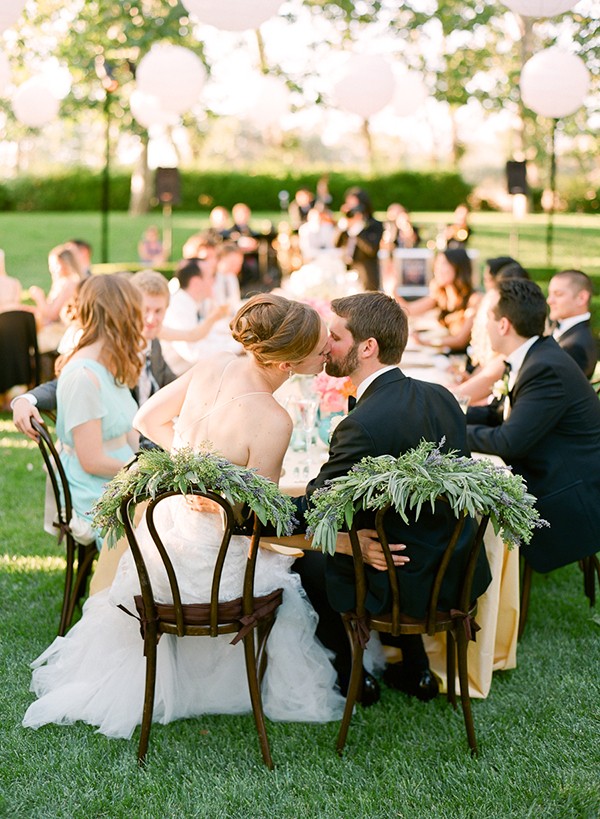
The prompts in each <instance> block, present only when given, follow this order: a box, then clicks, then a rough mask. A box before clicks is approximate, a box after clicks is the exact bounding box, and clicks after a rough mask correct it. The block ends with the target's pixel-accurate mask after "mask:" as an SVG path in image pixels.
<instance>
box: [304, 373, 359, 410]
mask: <svg viewBox="0 0 600 819" xmlns="http://www.w3.org/2000/svg"><path fill="white" fill-rule="evenodd" d="M314 388H315V390H316V392H317V393H318V394H319V396H320V398H319V410H320V412H321V417H323V416H326V415H332V414H333V413H336V412H346V410H347V408H348V397H349V396H350V395H355V394H356V389H355V387H354V384H353V383H352V381H351V380H350V379H349V378H348V377H347V376H346V377H345V378H334V377H333V376H332V375H327V373H326V372H325V371H324V370H323V372H321V373H319V375H318V376H317V377H316V378H315V381H314Z"/></svg>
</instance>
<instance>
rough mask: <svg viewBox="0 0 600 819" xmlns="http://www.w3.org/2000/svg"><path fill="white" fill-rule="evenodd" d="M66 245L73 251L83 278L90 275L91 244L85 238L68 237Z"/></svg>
mask: <svg viewBox="0 0 600 819" xmlns="http://www.w3.org/2000/svg"><path fill="white" fill-rule="evenodd" d="M65 245H66V247H68V248H70V249H71V250H74V251H75V255H76V256H77V258H78V259H79V267H80V268H81V271H82V275H83V278H86V277H87V276H91V275H92V246H91V244H90V243H89V242H87V241H86V240H85V239H68V240H67V241H66V242H65Z"/></svg>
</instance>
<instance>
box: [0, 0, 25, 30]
mask: <svg viewBox="0 0 600 819" xmlns="http://www.w3.org/2000/svg"><path fill="white" fill-rule="evenodd" d="M25 2H26V0H2V3H0V32H2V31H6V29H7V28H10V27H11V26H14V24H15V23H16V22H17V20H18V19H19V17H20V16H21V12H22V11H23V9H24V8H25Z"/></svg>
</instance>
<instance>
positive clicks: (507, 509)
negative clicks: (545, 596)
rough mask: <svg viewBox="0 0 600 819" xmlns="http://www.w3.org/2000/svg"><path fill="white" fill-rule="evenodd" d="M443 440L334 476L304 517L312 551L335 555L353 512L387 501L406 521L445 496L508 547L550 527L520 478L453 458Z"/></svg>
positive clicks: (470, 460)
mask: <svg viewBox="0 0 600 819" xmlns="http://www.w3.org/2000/svg"><path fill="white" fill-rule="evenodd" d="M443 445H444V439H442V441H441V442H440V443H439V444H438V445H436V444H434V443H431V442H427V441H421V443H420V444H419V446H417V447H415V448H414V449H410V450H408V452H406V453H404V455H401V456H400V457H399V458H394V457H392V456H391V455H380V456H379V457H367V458H363V459H362V460H361V461H359V462H358V463H357V464H355V465H354V467H353V468H352V469H351V470H350V472H349V473H348V474H347V475H343V476H340V477H338V478H334V479H333V480H331V481H329V482H328V484H327V485H326V486H324V487H322V488H321V489H318V490H317V491H316V492H315V493H314V494H313V496H312V498H311V508H310V511H309V513H308V515H307V516H306V520H307V523H308V534H312V535H313V548H315V549H318V548H320V549H322V550H323V551H324V552H326V553H329V554H333V553H334V551H335V542H336V537H337V533H338V531H339V530H340V529H341V528H342V527H343V526H344V524H345V525H346V526H347V527H348V528H350V526H351V525H352V520H353V518H354V514H355V512H356V511H358V510H360V509H372V510H374V511H375V510H377V509H380V508H382V507H383V506H385V505H386V504H388V503H391V504H392V506H393V507H394V508H395V509H396V511H397V512H398V514H399V515H400V516H401V517H402V519H403V520H404V521H405V522H406V523H408V517H407V513H408V512H409V511H411V512H412V513H413V515H414V518H415V519H417V518H418V517H419V515H420V513H421V508H422V507H423V504H425V503H430V504H431V507H432V509H433V506H434V504H435V501H436V498H438V497H439V496H440V495H444V496H445V497H446V499H447V500H448V502H449V504H450V507H451V509H452V510H453V512H454V514H455V515H456V516H457V517H458V515H459V514H461V513H462V512H463V511H466V512H467V513H468V514H469V515H478V514H479V515H487V514H489V515H490V520H491V522H492V525H493V527H494V531H495V532H496V534H498V533H500V534H501V537H502V539H503V540H504V542H505V543H506V544H507V545H508V548H509V549H510V548H513V546H518V545H519V544H520V543H529V542H530V540H531V537H532V534H533V530H534V529H535V528H538V527H541V526H548V525H549V524H548V523H547V521H545V520H543V519H542V518H540V516H539V513H538V511H537V509H536V508H535V506H534V503H535V500H536V498H534V496H533V495H530V494H529V493H528V492H527V487H526V485H525V483H524V481H523V479H522V477H521V476H520V475H514V474H513V473H512V472H510V470H509V469H508V467H502V466H496V465H495V464H493V463H492V462H491V461H489V460H487V459H482V460H474V459H473V458H466V457H463V456H460V457H457V455H456V450H452V451H450V452H442V451H441V447H442V446H443Z"/></svg>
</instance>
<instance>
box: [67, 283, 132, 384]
mask: <svg viewBox="0 0 600 819" xmlns="http://www.w3.org/2000/svg"><path fill="white" fill-rule="evenodd" d="M77 320H78V322H79V324H80V325H81V329H82V334H81V338H80V339H79V341H78V342H77V345H76V347H75V349H74V350H73V352H71V353H70V354H69V355H66V356H61V357H60V358H59V359H58V360H57V362H56V373H57V375H58V374H59V373H60V371H61V370H62V368H63V367H64V366H65V364H66V363H67V362H68V361H69V360H70V358H71V357H72V356H73V354H74V353H76V352H77V351H78V350H81V349H82V348H83V347H87V346H89V345H90V344H93V343H94V342H95V341H98V340H102V342H103V343H102V355H101V362H102V364H104V366H105V367H106V368H107V369H108V370H109V371H110V372H111V373H112V374H113V375H114V377H115V380H116V381H117V383H119V384H125V385H127V386H128V387H129V388H133V387H135V385H136V384H137V381H138V378H139V375H140V370H141V368H142V352H143V350H144V349H145V347H146V341H145V339H144V337H143V335H142V329H143V326H144V324H143V319H142V296H141V293H140V291H139V290H138V289H137V288H136V287H134V285H133V284H131V282H130V281H129V280H128V279H127V278H126V277H125V276H121V275H119V274H118V273H115V274H113V275H106V276H102V275H99V276H91V277H90V278H89V279H86V280H85V281H84V282H83V284H82V285H81V287H80V289H79V293H78V296H77Z"/></svg>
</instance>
